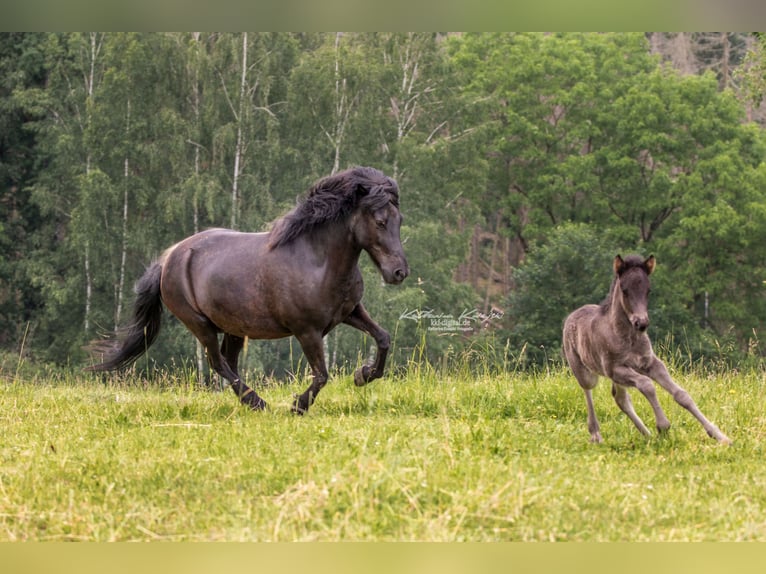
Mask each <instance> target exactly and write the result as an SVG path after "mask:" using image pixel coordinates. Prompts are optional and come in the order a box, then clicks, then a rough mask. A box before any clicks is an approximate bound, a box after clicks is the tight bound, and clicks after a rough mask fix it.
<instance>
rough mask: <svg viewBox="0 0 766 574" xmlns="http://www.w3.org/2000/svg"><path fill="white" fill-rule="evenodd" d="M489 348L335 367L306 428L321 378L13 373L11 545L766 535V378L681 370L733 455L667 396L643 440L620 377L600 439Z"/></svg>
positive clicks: (556, 376)
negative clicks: (244, 389) (303, 400)
mask: <svg viewBox="0 0 766 574" xmlns="http://www.w3.org/2000/svg"><path fill="white" fill-rule="evenodd" d="M475 353H476V354H475V355H464V356H457V357H454V358H453V359H451V360H449V361H447V362H443V363H440V364H436V365H434V364H431V363H429V362H427V361H425V360H422V357H418V356H416V355H413V357H412V361H411V363H410V365H409V366H408V368H405V369H401V370H399V371H396V372H395V373H392V374H391V375H389V376H388V377H386V378H384V379H382V380H379V381H376V382H374V383H372V384H371V385H369V386H367V387H364V388H361V389H360V388H357V387H355V386H354V385H353V383H352V380H351V374H350V373H339V374H338V375H337V376H335V377H334V378H333V379H332V380H331V382H330V384H329V385H328V386H327V387H325V389H324V390H323V391H322V393H321V394H320V395H319V397H318V399H317V402H316V404H315V405H314V407H312V409H311V411H310V412H309V413H308V414H307V415H306V416H304V417H296V416H294V415H292V414H291V413H290V404H291V402H292V397H293V394H294V393H297V392H302V391H303V390H304V389H305V387H306V386H307V384H308V381H306V380H296V381H294V382H291V383H289V384H269V383H268V382H266V383H264V385H263V386H262V388H261V389H260V390H259V392H260V394H261V395H262V396H263V397H264V398H265V399H266V400H267V401H268V402H269V404H270V410H268V411H266V412H262V413H252V412H250V411H248V410H247V409H245V408H243V407H241V406H240V405H239V404H238V402H237V401H236V398H235V397H234V395H233V393H231V392H230V391H225V392H211V391H209V390H205V389H202V388H200V387H198V386H197V385H196V383H194V382H193V381H194V377H193V376H192V374H191V373H189V374H186V375H184V374H181V375H171V374H168V373H162V374H160V375H159V376H157V377H156V380H154V381H152V382H151V383H147V382H146V381H144V380H141V379H137V378H134V377H131V376H126V377H122V378H114V379H108V380H106V381H102V380H100V379H95V378H86V377H83V376H81V375H79V374H77V373H75V372H61V373H59V374H58V375H54V373H52V372H51V373H36V374H28V375H26V376H19V375H18V373H17V371H18V370H17V369H15V368H14V369H13V371H8V370H5V371H3V372H0V428H2V429H3V439H2V441H0V540H94V541H112V540H115V541H116V540H120V541H124V540H260V541H285V540H291V541H292V540H418V541H425V540H429V541H463V540H464V541H527V540H582V541H606V540H612V541H615V540H620V541H622V540H658V541H660V540H662V541H665V540H766V512H765V511H766V467H764V465H763V457H764V452H763V441H764V434H765V433H766V409H764V406H765V402H766V401H765V400H764V398H763V397H764V386H765V380H766V379H765V376H764V373H763V372H762V371H761V370H758V369H751V370H748V371H745V372H733V371H727V372H722V373H712V372H710V371H705V372H695V373H689V374H684V373H681V372H675V373H674V374H675V375H676V377H677V379H678V381H679V383H680V384H682V385H683V386H684V387H685V388H687V390H689V392H690V393H691V394H692V396H694V398H695V400H696V401H697V403H698V404H699V406H700V408H701V409H702V410H703V412H705V414H706V415H707V416H708V417H709V418H710V419H711V420H713V421H714V422H716V424H718V425H719V426H720V427H721V429H722V430H723V431H724V432H725V433H727V434H728V435H729V436H730V437H731V438H733V440H734V441H735V442H734V445H733V446H732V447H722V446H719V445H718V444H717V443H716V442H715V441H713V440H712V439H710V438H708V437H707V436H706V435H705V433H704V431H703V430H702V428H701V427H700V425H699V424H698V423H697V422H696V420H694V419H693V417H691V415H689V414H688V413H687V412H686V411H684V410H683V409H682V408H680V407H678V406H677V405H675V403H673V401H672V399H671V398H670V397H669V396H668V395H667V394H665V393H664V392H662V391H660V393H659V394H660V400H661V402H662V404H663V407H664V408H665V409H666V412H667V414H668V416H669V418H670V419H671V422H672V423H673V427H672V428H671V430H670V431H669V433H668V434H667V435H666V436H663V437H652V438H649V439H647V438H644V437H642V436H641V435H639V434H638V433H637V431H636V430H635V428H634V427H633V425H632V424H631V423H630V421H629V420H627V418H626V417H624V416H623V415H621V414H620V413H619V410H618V409H617V407H616V406H615V405H614V403H613V401H612V399H611V396H610V393H609V389H608V385H607V384H605V382H602V385H601V386H600V387H599V388H597V390H596V393H595V398H596V409H597V411H598V414H599V416H600V418H601V422H602V434H603V436H604V443H603V444H601V445H592V444H590V443H589V442H588V438H589V435H588V432H587V429H586V424H585V403H584V399H583V396H582V393H581V391H580V390H579V388H578V386H577V384H576V382H575V381H574V379H573V378H572V377H571V376H570V375H569V374H568V373H567V372H566V371H565V370H563V369H562V368H560V367H558V366H551V367H550V368H548V369H543V370H539V371H536V372H528V371H524V370H522V369H516V368H514V357H510V356H509V355H508V354H507V353H506V357H507V359H506V362H505V363H504V364H503V365H502V368H498V366H497V365H490V364H488V363H487V362H484V363H483V364H482V361H481V359H480V356H481V354H480V353H481V350H480V349H477V350H476V351H475ZM516 358H518V357H516ZM634 403H635V405H636V409H637V411H638V412H639V415H640V416H641V417H642V418H643V419H644V420H645V422H647V425H648V426H650V428H651V427H653V424H651V423H652V415H651V410H650V409H649V407H648V405H647V404H646V402H645V401H644V400H643V399H642V398H641V397H640V396H635V397H634Z"/></svg>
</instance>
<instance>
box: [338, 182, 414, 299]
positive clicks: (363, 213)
mask: <svg viewBox="0 0 766 574" xmlns="http://www.w3.org/2000/svg"><path fill="white" fill-rule="evenodd" d="M381 175H382V174H381ZM384 178H385V179H384V182H383V183H382V184H380V185H372V186H360V187H361V189H360V191H359V193H360V194H361V198H360V200H359V203H358V209H357V210H356V211H355V213H354V214H353V215H352V217H351V229H352V232H353V234H354V239H355V241H356V243H357V244H358V245H359V246H360V247H361V248H362V249H364V250H365V251H367V253H369V254H370V257H371V258H372V261H373V262H374V263H375V266H376V267H377V268H378V270H379V271H380V274H381V275H382V276H383V280H384V281H385V282H386V283H393V284H399V283H401V282H402V281H404V279H405V278H406V277H407V276H408V275H409V274H410V267H409V265H408V264H407V258H406V257H405V255H404V249H403V248H402V241H401V238H400V235H399V230H400V227H401V225H402V215H401V213H399V190H398V188H397V186H396V182H395V181H394V180H393V179H391V178H388V177H385V176H384Z"/></svg>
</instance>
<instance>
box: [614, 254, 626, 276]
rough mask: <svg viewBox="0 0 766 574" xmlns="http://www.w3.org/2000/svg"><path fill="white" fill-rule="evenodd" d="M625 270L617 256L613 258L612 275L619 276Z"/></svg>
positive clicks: (623, 263) (620, 258)
mask: <svg viewBox="0 0 766 574" xmlns="http://www.w3.org/2000/svg"><path fill="white" fill-rule="evenodd" d="M624 269H625V261H623V260H622V257H620V256H619V255H618V256H617V257H615V258H614V274H615V275H619V274H620V273H622V272H623V270H624Z"/></svg>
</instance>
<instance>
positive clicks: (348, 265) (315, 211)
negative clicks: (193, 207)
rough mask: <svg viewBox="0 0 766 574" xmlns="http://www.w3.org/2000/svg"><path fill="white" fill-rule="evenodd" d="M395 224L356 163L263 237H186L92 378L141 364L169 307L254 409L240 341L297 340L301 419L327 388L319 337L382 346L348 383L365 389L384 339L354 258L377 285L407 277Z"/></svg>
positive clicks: (158, 266)
mask: <svg viewBox="0 0 766 574" xmlns="http://www.w3.org/2000/svg"><path fill="white" fill-rule="evenodd" d="M401 221H402V218H401V215H400V213H399V188H398V186H397V184H396V182H395V181H394V180H393V179H391V178H389V177H387V176H386V175H384V174H383V173H381V172H380V171H378V170H376V169H373V168H366V167H359V168H353V169H349V170H346V171H343V172H340V173H338V174H335V175H333V176H330V177H326V178H324V179H322V180H320V181H318V182H317V183H316V184H315V185H314V186H313V187H312V188H311V189H310V190H309V192H308V194H307V196H306V198H305V199H304V200H303V201H302V202H300V203H299V204H298V205H297V206H296V207H295V208H294V209H293V210H292V211H291V212H289V213H288V214H286V215H285V216H284V217H282V218H281V219H279V220H277V221H276V222H275V224H274V226H273V228H272V230H271V231H269V232H266V233H240V232H236V231H230V230H226V229H211V230H208V231H203V232H201V233H198V234H196V235H193V236H191V237H189V238H187V239H184V240H183V241H181V242H179V243H177V244H176V245H174V246H172V247H171V248H169V249H168V250H166V251H165V253H164V254H163V255H162V256H161V257H160V258H159V259H158V260H157V261H155V262H154V263H153V264H152V265H151V266H150V267H149V269H148V270H147V271H146V273H145V274H144V275H143V277H141V279H139V281H138V282H137V284H136V303H135V307H134V313H133V321H132V323H131V324H130V325H129V326H128V327H127V328H125V329H124V330H123V332H122V333H121V335H119V336H115V337H114V338H113V339H111V340H108V341H101V342H98V343H96V344H94V346H93V347H94V349H95V350H96V351H100V352H102V353H103V354H104V357H103V359H102V362H101V363H100V364H98V365H94V366H92V367H90V368H89V370H94V371H98V370H113V369H119V368H122V367H125V366H127V365H129V364H130V363H132V362H133V361H135V360H136V359H137V358H138V357H139V356H141V355H142V354H143V353H144V352H145V351H146V349H147V348H148V347H149V345H151V344H152V342H153V341H154V339H155V337H156V336H157V333H158V331H159V328H160V318H161V314H162V305H163V303H164V305H165V306H166V307H167V308H168V309H169V310H170V311H171V312H172V313H173V314H174V315H175V316H176V317H178V318H179V319H180V320H181V321H182V322H183V323H184V325H186V327H188V329H189V330H190V331H191V332H192V333H193V334H194V335H195V336H196V337H197V339H199V341H200V342H201V343H202V345H203V346H204V347H205V350H206V352H207V357H208V361H209V362H210V365H211V367H212V368H213V369H214V370H215V371H216V372H217V373H218V374H219V375H221V376H222V377H223V378H225V379H226V380H227V381H229V383H230V384H231V388H232V389H233V390H234V392H235V393H236V394H237V396H238V397H239V398H240V400H241V401H242V402H243V403H244V404H246V405H248V406H250V407H251V408H253V409H263V408H265V406H266V403H265V402H264V401H263V399H261V398H260V397H259V396H258V395H257V394H256V392H255V391H254V390H253V389H251V388H250V387H248V386H247V385H246V384H245V383H244V382H243V381H242V379H241V378H240V375H239V373H238V371H237V361H238V358H239V354H240V351H241V350H242V347H243V344H244V341H245V338H246V337H249V338H250V339H276V338H281V337H287V336H290V335H293V336H295V338H296V339H297V340H298V342H299V343H300V345H301V347H302V349H303V352H304V354H305V356H306V359H307V360H308V363H309V365H310V366H311V371H312V375H313V381H312V383H311V386H309V388H308V389H306V391H305V392H304V393H303V394H301V395H300V396H297V397H296V399H295V402H294V404H293V411H294V412H296V413H299V414H302V413H304V412H306V411H307V410H308V409H309V407H310V406H311V404H312V403H313V402H314V399H315V398H316V396H317V394H319V391H320V390H321V389H322V387H324V385H325V383H326V382H327V377H328V373H327V366H326V364H325V357H324V350H323V344H322V339H323V337H324V336H325V335H327V333H329V332H330V331H331V330H332V329H333V328H334V327H335V326H337V325H338V324H340V323H346V324H347V325H351V326H352V327H354V328H356V329H359V330H361V331H364V332H365V333H368V334H369V335H370V336H371V337H372V338H373V339H374V340H375V342H376V343H377V346H378V352H377V354H376V357H375V360H374V361H373V363H372V364H371V365H363V366H362V367H360V368H359V369H358V370H357V371H356V372H355V373H354V383H355V384H357V385H359V386H361V385H365V384H367V383H368V382H370V381H372V380H374V379H377V378H379V377H381V376H382V375H383V367H384V365H385V363H386V354H387V352H388V347H389V342H390V337H389V335H388V333H387V332H386V331H385V330H383V329H382V328H381V327H380V326H379V325H378V324H376V323H375V322H374V321H373V320H372V318H371V317H370V315H369V314H368V313H367V310H366V309H365V308H364V305H363V304H362V301H361V300H362V293H363V290H364V286H363V284H362V275H361V273H360V270H359V266H358V261H359V256H360V254H361V252H362V251H366V252H367V253H368V254H369V255H370V257H371V259H372V261H373V262H374V263H375V265H376V266H377V268H378V269H379V271H380V273H381V275H382V276H383V280H384V281H386V282H387V283H393V284H398V283H401V282H402V281H403V280H404V279H405V278H406V277H407V275H409V266H408V265H407V259H406V257H405V255H404V251H403V249H402V244H401V240H400V236H399V228H400V225H401ZM220 333H223V340H222V342H221V344H220V347H219V343H218V335H219V334H220Z"/></svg>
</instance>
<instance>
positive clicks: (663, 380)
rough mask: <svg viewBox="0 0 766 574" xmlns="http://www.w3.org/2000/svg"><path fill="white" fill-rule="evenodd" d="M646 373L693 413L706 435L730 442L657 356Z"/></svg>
mask: <svg viewBox="0 0 766 574" xmlns="http://www.w3.org/2000/svg"><path fill="white" fill-rule="evenodd" d="M648 374H649V376H650V377H651V378H652V379H654V380H655V381H657V382H658V383H659V384H660V386H661V387H662V388H663V389H665V390H666V391H667V392H669V393H670V395H671V396H672V397H673V399H674V400H675V401H676V402H677V403H678V404H679V405H681V406H682V407H683V408H685V409H686V410H687V411H689V412H690V413H691V414H692V415H694V417H695V418H696V419H697V420H698V421H699V422H700V424H701V425H702V427H703V428H704V429H705V431H706V432H707V434H708V435H710V436H711V437H712V438H714V439H716V440H717V441H719V442H722V443H724V444H731V439H730V438H729V437H727V436H726V435H725V434H723V433H722V432H721V430H720V429H719V428H718V427H717V426H715V425H714V424H713V423H712V422H710V421H709V420H708V419H707V418H706V417H705V415H703V414H702V411H700V410H699V408H698V407H697V404H696V403H695V402H694V399H692V397H691V395H690V394H689V393H688V392H686V391H685V390H684V389H683V388H681V386H680V385H678V384H677V383H676V382H675V381H673V379H672V378H671V377H670V373H668V369H667V368H666V367H665V364H664V363H663V362H662V361H660V360H659V359H658V358H657V357H654V360H653V361H652V364H651V365H650V367H649V371H648Z"/></svg>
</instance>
